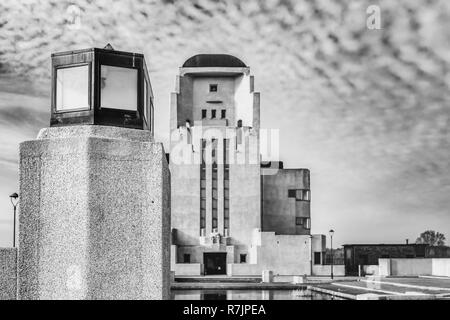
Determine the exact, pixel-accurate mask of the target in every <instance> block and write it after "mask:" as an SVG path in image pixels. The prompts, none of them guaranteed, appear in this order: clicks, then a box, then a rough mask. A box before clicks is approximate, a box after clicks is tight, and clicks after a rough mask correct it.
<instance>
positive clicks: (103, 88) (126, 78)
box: [100, 65, 138, 111]
mask: <svg viewBox="0 0 450 320" xmlns="http://www.w3.org/2000/svg"><path fill="white" fill-rule="evenodd" d="M100 72H101V83H100V102H101V107H102V108H108V109H120V110H129V111H137V81H138V71H137V69H132V68H121V67H113V66H106V65H102V66H101V71H100Z"/></svg>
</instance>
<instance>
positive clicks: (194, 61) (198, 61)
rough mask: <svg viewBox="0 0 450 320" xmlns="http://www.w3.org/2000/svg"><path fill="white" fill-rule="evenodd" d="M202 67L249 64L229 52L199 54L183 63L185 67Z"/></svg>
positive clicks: (242, 65) (228, 66)
mask: <svg viewBox="0 0 450 320" xmlns="http://www.w3.org/2000/svg"><path fill="white" fill-rule="evenodd" d="M201 67H206V68H210V67H222V68H246V67H247V66H246V65H245V63H243V62H242V61H241V60H240V59H238V58H236V57H234V56H231V55H228V54H198V55H196V56H193V57H190V58H189V59H187V60H186V62H185V63H184V64H183V68H201Z"/></svg>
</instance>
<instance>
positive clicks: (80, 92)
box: [56, 65, 89, 111]
mask: <svg viewBox="0 0 450 320" xmlns="http://www.w3.org/2000/svg"><path fill="white" fill-rule="evenodd" d="M73 109H89V66H88V65H84V66H77V67H70V68H59V69H56V110H57V111H65V110H73Z"/></svg>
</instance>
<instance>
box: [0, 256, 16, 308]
mask: <svg viewBox="0 0 450 320" xmlns="http://www.w3.org/2000/svg"><path fill="white" fill-rule="evenodd" d="M16 294H17V249H16V248H0V300H16V298H17V296H16Z"/></svg>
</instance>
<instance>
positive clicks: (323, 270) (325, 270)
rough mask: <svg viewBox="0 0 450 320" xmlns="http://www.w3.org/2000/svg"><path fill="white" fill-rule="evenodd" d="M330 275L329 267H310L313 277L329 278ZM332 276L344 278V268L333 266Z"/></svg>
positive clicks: (318, 265) (338, 265)
mask: <svg viewBox="0 0 450 320" xmlns="http://www.w3.org/2000/svg"><path fill="white" fill-rule="evenodd" d="M330 274H331V265H321V264H316V265H313V267H312V275H313V276H329V275H330ZM333 276H337V277H340V276H345V266H344V265H341V264H337V265H334V266H333Z"/></svg>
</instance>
